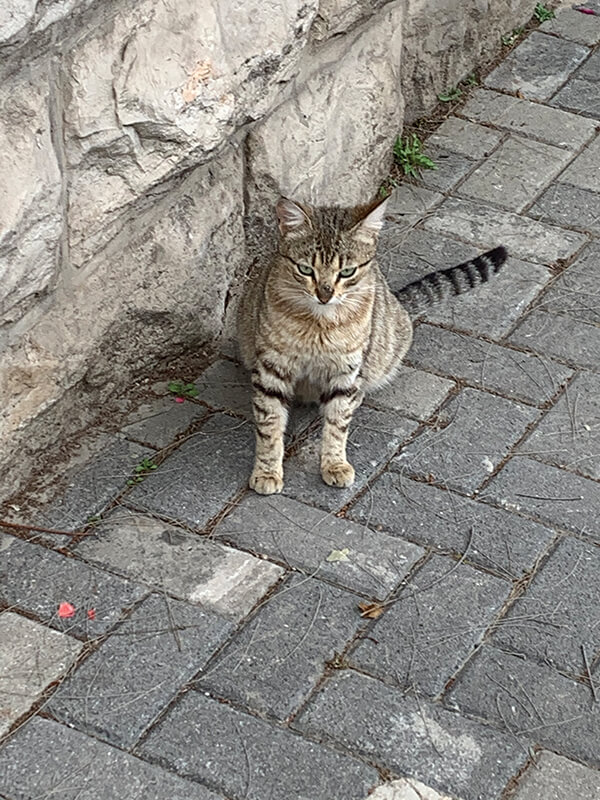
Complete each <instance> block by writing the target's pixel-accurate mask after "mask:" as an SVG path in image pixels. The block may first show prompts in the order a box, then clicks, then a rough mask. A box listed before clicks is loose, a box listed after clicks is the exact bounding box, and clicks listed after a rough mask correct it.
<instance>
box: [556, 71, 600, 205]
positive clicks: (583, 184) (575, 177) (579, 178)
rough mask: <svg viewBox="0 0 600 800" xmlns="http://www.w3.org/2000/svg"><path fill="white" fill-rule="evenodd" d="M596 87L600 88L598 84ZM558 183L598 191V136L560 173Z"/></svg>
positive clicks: (599, 164)
mask: <svg viewBox="0 0 600 800" xmlns="http://www.w3.org/2000/svg"><path fill="white" fill-rule="evenodd" d="M597 85H598V86H600V83H598V84H597ZM596 108H598V106H596ZM560 182H561V183H570V184H572V185H573V186H579V187H580V188H581V189H589V190H590V191H591V192H597V191H598V187H599V186H600V136H599V137H598V138H596V139H595V140H594V141H593V142H592V143H591V144H589V145H588V146H587V147H586V148H585V149H584V150H583V152H582V153H581V154H580V155H578V156H577V158H576V159H575V161H573V162H572V163H571V164H569V166H568V167H567V168H566V170H565V171H564V172H563V173H561V176H560Z"/></svg>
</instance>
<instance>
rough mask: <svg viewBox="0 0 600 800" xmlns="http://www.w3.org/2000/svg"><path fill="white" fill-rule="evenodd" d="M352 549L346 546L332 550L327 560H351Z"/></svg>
mask: <svg viewBox="0 0 600 800" xmlns="http://www.w3.org/2000/svg"><path fill="white" fill-rule="evenodd" d="M349 552H350V550H349V549H348V548H347V547H344V549H343V550H332V551H331V553H329V555H328V556H327V558H326V561H349V560H350V559H349V558H348V553H349Z"/></svg>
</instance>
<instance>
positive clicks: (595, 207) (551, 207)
mask: <svg viewBox="0 0 600 800" xmlns="http://www.w3.org/2000/svg"><path fill="white" fill-rule="evenodd" d="M527 214H528V215H529V216H530V217H533V219H537V220H539V221H541V222H552V223H554V224H555V225H563V226H564V227H569V228H578V229H583V230H584V231H591V232H592V233H595V234H600V194H597V193H596V192H590V191H589V190H588V189H581V188H579V187H578V186H570V185H569V184H567V183H553V184H552V185H551V186H549V187H548V188H547V189H546V191H545V192H544V193H543V194H542V195H541V197H538V199H537V200H536V201H535V203H534V204H533V205H532V206H531V208H530V209H529V210H528V212H527Z"/></svg>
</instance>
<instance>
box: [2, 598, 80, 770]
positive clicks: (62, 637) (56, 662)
mask: <svg viewBox="0 0 600 800" xmlns="http://www.w3.org/2000/svg"><path fill="white" fill-rule="evenodd" d="M0 641H1V642H2V648H0V736H3V735H4V734H5V733H6V732H7V731H8V730H9V729H10V726H11V725H12V724H13V722H16V720H17V719H19V717H21V716H22V715H23V714H25V713H26V712H27V711H29V709H30V708H31V706H32V705H33V704H34V703H35V702H36V701H37V700H39V699H40V697H41V696H42V693H43V691H44V689H45V688H46V687H47V686H48V685H49V684H51V683H52V682H53V681H55V680H57V678H60V677H61V676H62V675H64V673H65V672H66V671H67V669H68V668H69V667H70V666H71V664H72V663H73V662H74V661H75V659H76V658H77V656H78V655H79V652H80V650H81V648H82V647H83V645H82V644H81V642H78V641H77V640H76V639H72V638H71V637H70V636H67V635H66V634H64V633H60V632H59V631H53V630H50V629H49V628H45V627H44V626H43V625H40V624H39V623H38V622H32V621H31V620H30V619H26V618H25V617H21V616H19V615H18V614H14V613H13V612H11V611H4V612H3V613H2V614H0ZM0 785H1V784H0Z"/></svg>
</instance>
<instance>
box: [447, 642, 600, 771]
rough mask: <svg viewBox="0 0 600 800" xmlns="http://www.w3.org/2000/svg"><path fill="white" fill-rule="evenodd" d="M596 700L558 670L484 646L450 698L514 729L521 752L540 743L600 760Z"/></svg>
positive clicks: (470, 711)
mask: <svg viewBox="0 0 600 800" xmlns="http://www.w3.org/2000/svg"><path fill="white" fill-rule="evenodd" d="M591 699H592V697H591V690H590V688H589V687H588V686H584V685H583V684H582V683H578V682H576V681H573V680H571V679H569V678H566V677H564V676H563V675H561V674H560V673H559V672H558V671H557V670H555V669H551V668H550V667H548V666H544V665H542V664H536V663H535V662H533V661H532V660H531V659H522V658H519V657H517V656H515V655H512V654H511V653H504V652H503V651H501V650H497V649H496V648H494V647H490V646H487V645H484V646H483V648H482V649H481V650H480V651H479V652H478V653H477V655H476V656H475V657H474V658H473V661H472V662H471V663H470V664H468V665H467V667H466V668H465V670H464V671H463V672H462V673H461V675H460V676H459V678H458V680H457V681H456V683H455V684H454V686H453V687H452V689H451V690H450V693H449V695H448V700H447V702H448V703H449V704H451V705H452V706H453V707H454V708H456V709H457V710H460V712H461V713H463V714H464V713H467V714H472V715H474V716H477V717H479V718H480V719H483V720H486V721H488V722H490V723H492V724H493V725H497V726H500V727H502V728H504V729H506V730H508V731H511V732H512V736H513V737H515V738H516V739H517V740H519V739H520V740H521V741H522V742H523V749H521V751H520V752H521V753H523V752H524V749H525V748H526V746H527V743H530V744H531V743H535V744H541V745H543V746H545V747H550V748H552V749H553V750H558V751H559V752H560V753H562V754H564V755H566V756H572V757H574V758H579V759H582V760H584V761H588V762H589V763H591V764H598V763H599V761H600V759H599V757H598V747H597V742H598V737H599V736H600V715H599V714H597V713H596V710H595V708H594V707H593V706H592V705H591V704H590V701H591ZM515 738H513V739H511V741H515ZM515 744H516V742H515ZM516 746H518V745H516Z"/></svg>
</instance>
